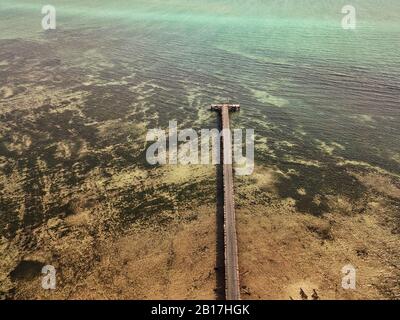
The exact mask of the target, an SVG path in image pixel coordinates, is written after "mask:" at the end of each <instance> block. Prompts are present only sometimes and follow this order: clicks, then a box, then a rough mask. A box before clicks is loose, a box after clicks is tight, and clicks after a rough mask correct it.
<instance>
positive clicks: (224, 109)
mask: <svg viewBox="0 0 400 320" xmlns="http://www.w3.org/2000/svg"><path fill="white" fill-rule="evenodd" d="M211 110H214V111H218V112H220V114H221V122H222V123H221V124H222V125H221V127H222V132H223V136H222V150H221V151H222V152H221V154H222V155H223V156H222V158H223V159H222V160H223V170H222V172H223V181H224V186H223V187H224V242H225V243H224V246H225V299H226V300H240V282H239V263H238V248H237V234H236V218H235V201H234V192H233V168H232V135H231V131H230V125H229V112H230V111H239V110H240V105H238V104H215V105H212V106H211Z"/></svg>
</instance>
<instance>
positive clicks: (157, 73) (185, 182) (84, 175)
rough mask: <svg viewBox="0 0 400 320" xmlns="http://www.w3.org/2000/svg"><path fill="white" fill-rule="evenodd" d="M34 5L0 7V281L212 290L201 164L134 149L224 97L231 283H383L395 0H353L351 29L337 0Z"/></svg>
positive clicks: (304, 286)
mask: <svg viewBox="0 0 400 320" xmlns="http://www.w3.org/2000/svg"><path fill="white" fill-rule="evenodd" d="M53 2H54V5H55V6H56V8H57V14H58V25H57V30H54V31H49V32H44V31H42V30H41V29H40V21H41V17H42V16H41V15H40V9H41V8H40V7H38V5H37V4H35V3H34V2H33V1H18V2H17V3H14V1H2V3H1V4H0V17H1V19H0V21H1V22H0V24H1V29H0V30H1V31H0V120H1V121H0V293H1V296H2V297H5V298H21V299H30V298H42V299H54V298H61V299H68V298H69V299H82V298H106V299H112V298H136V299H151V298H159V299H173V298H176V299H178V298H207V299H208V298H219V297H221V295H222V292H223V288H222V287H221V275H220V268H219V269H218V268H217V269H215V267H216V266H217V267H218V266H219V258H218V257H219V255H220V252H219V246H218V241H217V238H218V237H217V230H218V223H217V221H216V211H217V208H216V202H217V199H216V191H217V181H216V173H217V170H216V168H215V167H213V166H201V165H200V166H174V165H167V166H157V167H154V166H150V165H149V164H148V163H147V162H146V159H145V153H146V147H147V144H146V142H145V138H146V133H147V130H149V129H153V128H164V129H166V128H167V127H168V122H169V121H170V120H176V121H177V122H178V125H179V127H180V128H194V129H196V130H197V129H202V128H214V127H216V126H217V119H216V116H215V114H213V113H210V112H209V111H208V110H207V105H209V104H211V103H216V102H221V101H231V102H237V103H241V105H242V111H241V112H240V113H239V114H235V115H233V116H232V126H234V127H236V128H250V129H254V130H255V135H256V136H255V160H256V167H255V171H254V174H253V175H251V176H248V177H237V178H236V179H235V188H236V190H235V201H236V204H237V219H238V221H237V222H238V223H237V228H238V238H239V261H240V273H241V282H242V297H243V298H244V299H246V298H250V299H290V298H293V299H299V298H301V296H300V290H303V292H305V294H306V295H307V296H308V298H310V299H311V296H312V294H313V292H314V291H313V290H315V291H316V292H317V295H318V296H319V297H320V298H321V299H343V298H352V299H358V298H380V299H382V298H383V299H388V298H400V283H399V278H400V271H399V268H400V249H399V245H398V244H399V241H400V207H399V206H400V143H399V139H398V137H399V134H400V126H399V120H400V110H399V92H400V81H399V65H398V61H399V58H400V57H399V52H400V51H399V46H398V42H396V39H398V37H399V33H400V26H399V25H398V21H399V17H398V14H399V12H400V10H399V9H400V8H399V4H398V2H396V1H389V0H388V1H383V2H382V4H380V5H379V8H376V3H375V2H374V1H354V2H355V5H356V7H357V8H358V10H359V12H360V17H361V18H359V22H358V26H357V29H356V30H353V31H348V30H343V29H342V28H341V26H340V21H341V18H342V15H341V7H342V5H343V4H342V3H341V2H340V1H337V3H336V2H334V1H305V0H303V1H286V2H285V5H281V4H279V3H278V2H277V1H263V2H262V3H261V2H258V1H242V2H241V3H240V4H239V3H237V2H233V1H227V0H226V1H215V0H214V1H212V0H209V1H206V2H203V1H202V3H201V4H200V3H198V2H196V1H177V0H175V1H168V2H165V1H162V2H161V1H143V2H141V1H121V0H120V1H114V2H113V4H107V3H106V1H97V2H95V1H79V2H78V1H53ZM396 15H397V16H396ZM47 264H51V265H53V266H55V267H56V270H57V289H56V290H54V291H45V290H43V289H42V288H41V284H40V277H41V268H42V266H44V265H47ZM347 264H352V265H354V266H355V267H356V268H357V290H354V291H346V290H343V289H342V287H341V277H342V276H343V275H342V273H341V270H342V267H343V266H345V265H347Z"/></svg>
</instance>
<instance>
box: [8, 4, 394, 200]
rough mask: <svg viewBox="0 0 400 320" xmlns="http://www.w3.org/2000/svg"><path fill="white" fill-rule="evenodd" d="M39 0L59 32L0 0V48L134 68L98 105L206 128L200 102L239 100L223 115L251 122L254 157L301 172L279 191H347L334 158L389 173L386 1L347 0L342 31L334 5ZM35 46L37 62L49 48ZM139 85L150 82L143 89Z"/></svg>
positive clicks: (99, 72) (87, 67)
mask: <svg viewBox="0 0 400 320" xmlns="http://www.w3.org/2000/svg"><path fill="white" fill-rule="evenodd" d="M52 4H53V5H54V6H55V7H56V8H57V14H58V29H57V31H56V32H50V33H46V32H43V31H42V30H41V29H40V28H41V27H40V21H41V17H42V16H41V13H40V10H41V6H40V5H39V4H37V2H36V1H7V0H2V1H1V3H0V26H1V29H0V39H3V40H2V42H0V54H1V53H2V47H1V43H4V41H9V40H10V39H20V40H21V41H33V42H35V43H38V44H39V46H41V48H42V49H43V50H45V48H47V47H49V48H51V49H52V50H51V52H53V53H54V52H56V54H57V57H58V58H61V59H62V62H63V64H64V65H65V66H70V67H71V68H73V67H75V68H78V69H77V70H76V69H73V70H75V72H78V73H79V70H80V72H81V73H80V75H83V74H85V73H90V74H91V75H92V76H93V77H95V78H98V79H101V80H104V81H110V82H117V81H120V80H121V79H122V78H124V79H127V76H129V75H133V74H134V77H133V78H131V79H134V80H132V83H129V80H128V84H127V85H128V86H129V85H133V84H134V85H135V86H137V87H138V89H137V91H136V95H134V96H133V97H132V96H129V99H130V100H129V101H128V97H127V98H126V99H124V98H121V92H124V91H123V89H121V88H120V89H116V90H115V91H109V92H107V94H109V95H111V96H113V95H115V99H111V101H114V102H115V105H110V106H109V108H110V109H112V110H113V112H115V113H116V114H117V115H118V114H119V113H118V112H120V114H119V116H121V117H123V116H124V115H123V112H126V108H125V107H127V106H128V108H129V105H134V106H135V108H139V110H140V108H143V109H146V110H147V114H146V115H145V116H143V115H141V116H138V117H137V119H135V118H132V119H131V121H133V122H135V121H137V122H140V121H145V122H146V123H147V125H148V126H149V127H155V126H166V125H167V123H168V121H169V120H172V119H178V121H179V123H181V124H182V126H183V125H184V126H191V125H193V124H195V126H203V125H204V126H213V125H214V124H215V122H214V121H215V120H214V119H213V118H212V117H207V116H206V117H205V118H204V119H203V118H201V117H200V116H199V108H205V107H206V106H207V105H208V104H210V103H215V102H221V101H226V100H228V101H232V102H238V103H241V104H242V107H243V109H242V112H241V114H240V116H235V117H234V119H233V122H234V125H235V126H236V127H244V128H254V129H255V130H256V135H257V141H258V142H257V143H258V145H260V144H263V145H265V144H266V146H267V147H268V151H265V148H258V149H256V160H257V162H258V163H260V164H264V165H269V166H276V167H278V168H280V169H282V170H283V171H285V172H287V171H288V170H290V169H294V170H296V171H297V172H299V174H300V175H299V176H298V178H293V179H292V180H291V181H290V182H288V183H287V184H286V183H283V184H282V187H281V190H282V191H281V192H282V196H289V195H290V196H293V197H295V194H296V192H295V190H296V188H297V187H298V186H300V185H302V184H307V185H308V186H309V189H311V190H310V197H312V196H313V195H314V194H317V193H320V192H325V193H329V192H338V190H339V192H343V193H349V194H353V193H354V180H353V179H352V178H351V177H350V176H349V175H348V174H347V173H346V168H343V166H338V164H339V163H342V162H343V161H345V160H348V161H353V165H354V166H356V167H357V168H363V169H365V170H378V171H379V172H388V173H390V174H392V175H395V176H396V175H397V176H398V175H399V174H400V140H399V136H400V125H399V120H400V109H399V108H400V107H399V102H400V98H399V97H400V80H399V78H400V77H399V76H400V72H399V71H400V65H399V62H400V50H399V49H400V2H399V1H398V0H393V1H390V0H388V1H372V0H365V1H352V4H353V5H354V6H355V7H356V8H357V18H358V24H357V29H356V30H353V31H349V30H343V29H342V28H341V19H342V16H343V15H342V14H341V8H342V6H343V5H345V4H347V1H317V0H313V1H306V0H301V1H294V0H292V1H277V0H276V1H272V0H265V1H256V0H254V1H246V0H243V1H238V0H231V1H228V0H221V1H217V0H207V1H195V0H185V1H183V0H182V1H179V0H173V1H121V0H115V1H111V2H110V1H88V0H81V1H75V0H73V1H59V0H54V1H52ZM28 47H29V46H28ZM43 50H39V51H40V52H41V55H39V54H38V55H37V56H35V58H36V59H38V60H41V59H43V60H45V59H48V58H50V57H46V54H45V53H44V56H43ZM93 50H94V51H96V52H97V53H96V54H97V56H98V57H101V59H100V58H99V59H96V58H95V57H96V55H95V57H93ZM49 52H50V51H49ZM16 54H17V55H18V52H17V53H16ZM89 56H90V58H88V57H89ZM85 59H86V60H85ZM100 60H101V61H100ZM83 65H84V67H83ZM79 68H81V69H79ZM140 84H146V85H148V84H151V86H152V88H153V89H152V91H151V92H150V93H149V91H146V90H145V89H144V88H143V87H140ZM125 85H126V84H125ZM85 90H89V91H90V90H92V91H90V92H91V94H92V95H93V96H95V95H97V96H101V94H102V91H101V90H99V89H95V88H93V89H90V87H89V88H86V89H85ZM122 94H123V93H122ZM90 103H92V105H90V106H89V107H91V108H92V109H91V112H92V113H91V114H90V115H91V116H92V117H93V118H96V116H97V117H99V112H100V111H99V109H96V108H98V105H97V104H96V101H92V102H90V101H88V104H90ZM122 107H124V108H122ZM149 110H150V112H151V114H149ZM96 112H98V114H97V115H96ZM155 115H156V116H155ZM265 139H266V140H265ZM326 146H328V149H329V148H330V151H327V149H326ZM324 150H325V151H324ZM293 159H295V160H296V159H297V160H296V161H297V162H296V161H293ZM298 160H301V161H303V162H304V161H308V162H310V161H311V162H318V163H320V166H319V167H315V166H307V165H301V164H299V161H298ZM296 179H297V180H296ZM308 200H309V199H308ZM308 200H306V201H308Z"/></svg>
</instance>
